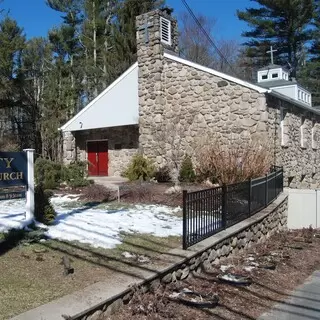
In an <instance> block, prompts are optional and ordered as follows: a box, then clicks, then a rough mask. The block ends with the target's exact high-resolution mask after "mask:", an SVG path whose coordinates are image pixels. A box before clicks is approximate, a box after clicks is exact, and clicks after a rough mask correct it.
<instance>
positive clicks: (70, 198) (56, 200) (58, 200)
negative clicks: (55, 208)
mask: <svg viewBox="0 0 320 320" xmlns="http://www.w3.org/2000/svg"><path fill="white" fill-rule="evenodd" d="M79 197H80V195H75V194H65V195H55V196H54V197H52V198H51V199H50V200H51V203H52V204H53V205H61V204H66V203H68V202H75V201H78V200H79Z"/></svg>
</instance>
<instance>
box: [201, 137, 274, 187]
mask: <svg viewBox="0 0 320 320" xmlns="http://www.w3.org/2000/svg"><path fill="white" fill-rule="evenodd" d="M270 166H271V152H270V147H269V145H268V143H264V142H263V141H260V142H258V141H247V142H244V141H233V142H229V144H228V145H222V144H221V143H219V142H218V141H217V140H215V139H213V140H208V141H207V142H205V143H204V144H203V145H202V146H201V147H200V149H199V151H198V152H197V176H198V177H199V178H201V180H202V181H204V180H210V181H211V182H212V183H218V184H220V185H221V184H223V183H225V184H232V183H237V182H242V181H246V180H248V179H250V178H257V177H259V176H263V175H265V174H266V173H267V172H268V171H269V169H270Z"/></svg>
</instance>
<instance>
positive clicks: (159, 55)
mask: <svg viewBox="0 0 320 320" xmlns="http://www.w3.org/2000/svg"><path fill="white" fill-rule="evenodd" d="M136 29H137V59H138V66H139V145H140V149H141V151H142V152H143V153H144V154H145V155H147V156H149V157H154V154H153V152H152V147H151V146H152V140H153V138H154V137H153V134H154V132H153V131H154V128H155V126H154V124H155V117H157V116H158V118H161V115H162V113H163V110H164V105H165V94H164V85H163V83H164V76H165V75H164V64H165V60H164V56H163V54H164V52H165V51H170V52H171V53H176V54H177V53H178V30H177V21H176V19H174V18H173V17H172V16H171V15H170V11H169V10H166V9H163V10H159V9H158V10H154V11H151V12H148V13H145V14H142V15H140V16H138V17H137V18H136Z"/></svg>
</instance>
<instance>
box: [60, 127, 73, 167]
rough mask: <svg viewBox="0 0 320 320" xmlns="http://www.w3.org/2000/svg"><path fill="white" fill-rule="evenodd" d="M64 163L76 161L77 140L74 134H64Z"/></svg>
mask: <svg viewBox="0 0 320 320" xmlns="http://www.w3.org/2000/svg"><path fill="white" fill-rule="evenodd" d="M62 138H63V163H64V164H69V163H70V162H72V161H75V160H76V140H75V137H74V135H73V134H72V132H69V131H67V132H63V135H62Z"/></svg>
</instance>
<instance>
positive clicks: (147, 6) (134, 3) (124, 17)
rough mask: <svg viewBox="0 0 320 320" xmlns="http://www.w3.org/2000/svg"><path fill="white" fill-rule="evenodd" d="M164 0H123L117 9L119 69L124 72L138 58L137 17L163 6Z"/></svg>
mask: <svg viewBox="0 0 320 320" xmlns="http://www.w3.org/2000/svg"><path fill="white" fill-rule="evenodd" d="M164 2H165V1H164V0H143V1H141V0H122V1H121V2H120V5H119V7H118V10H117V16H116V23H115V25H114V31H113V33H114V54H115V57H116V65H117V66H118V69H117V70H115V71H116V76H119V75H120V74H121V73H123V72H124V71H125V70H126V69H127V68H128V67H129V66H131V65H132V64H133V63H134V62H135V61H136V60H137V55H136V54H137V44H136V17H137V16H138V15H141V14H143V13H146V12H149V11H152V10H155V9H159V8H161V7H163V5H164Z"/></svg>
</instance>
